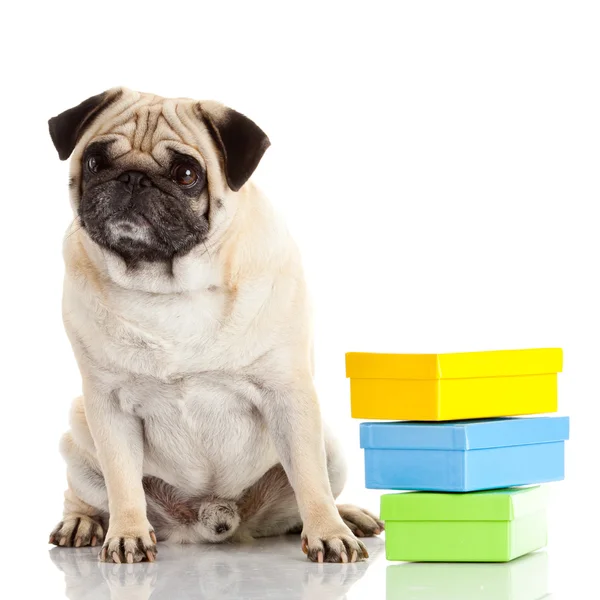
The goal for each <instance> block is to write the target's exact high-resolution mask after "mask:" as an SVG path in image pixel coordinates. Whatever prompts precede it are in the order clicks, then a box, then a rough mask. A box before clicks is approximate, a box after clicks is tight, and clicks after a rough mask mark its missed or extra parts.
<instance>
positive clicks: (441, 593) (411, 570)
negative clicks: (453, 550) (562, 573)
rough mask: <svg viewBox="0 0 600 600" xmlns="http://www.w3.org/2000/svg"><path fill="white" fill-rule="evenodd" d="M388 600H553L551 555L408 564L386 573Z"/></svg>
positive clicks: (390, 568)
mask: <svg viewBox="0 0 600 600" xmlns="http://www.w3.org/2000/svg"><path fill="white" fill-rule="evenodd" d="M386 573H387V575H386V579H387V585H386V588H387V599H388V600H396V599H398V600H416V599H418V600H466V599H468V600H541V599H542V598H543V599H544V600H549V599H550V596H548V591H549V590H548V555H547V554H546V552H536V553H535V554H529V555H528V556H523V557H522V558H518V559H516V560H514V561H512V562H509V563H479V564H469V563H458V564H451V563H406V564H400V565H390V566H388V567H387V570H386Z"/></svg>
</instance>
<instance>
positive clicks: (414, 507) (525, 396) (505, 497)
mask: <svg viewBox="0 0 600 600" xmlns="http://www.w3.org/2000/svg"><path fill="white" fill-rule="evenodd" d="M561 370H562V351H561V350H560V349H556V348H549V349H534V350H511V351H499V352H469V353H459V354H371V353H359V352H350V353H348V354H347V355H346V374H347V376H348V377H349V378H350V395H351V404H352V416H353V417H354V418H357V419H377V420H382V421H383V422H368V423H361V427H360V439H361V447H362V448H364V451H365V473H366V486H367V488H372V489H386V490H407V491H413V490H415V491H414V492H413V493H396V494H385V495H383V496H382V498H381V518H382V519H383V520H384V521H385V522H386V554H387V558H388V560H401V561H440V562H506V561H510V560H513V559H514V558H517V557H518V556H522V555H524V554H527V553H529V552H533V551H534V550H537V549H539V548H542V547H543V546H545V545H546V536H547V525H546V500H545V493H544V492H545V489H544V488H543V487H539V486H537V487H532V485H533V484H540V483H545V482H549V481H558V480H562V479H563V478H564V442H565V440H567V439H568V435H569V420H568V418H566V417H538V416H535V417H532V416H529V417H524V418H507V417H514V416H516V415H538V414H541V413H553V412H556V411H557V409H558V393H557V378H558V376H557V374H558V373H559V372H560V371H561ZM518 486H529V487H518Z"/></svg>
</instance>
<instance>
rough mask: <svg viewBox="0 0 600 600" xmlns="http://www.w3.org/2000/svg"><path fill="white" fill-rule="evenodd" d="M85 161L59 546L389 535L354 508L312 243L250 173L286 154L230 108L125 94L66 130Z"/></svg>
mask: <svg viewBox="0 0 600 600" xmlns="http://www.w3.org/2000/svg"><path fill="white" fill-rule="evenodd" d="M49 128H50V135H51V137H52V141H53V142H54V145H55V147H56V150H57V151H58V155H59V158H60V159H61V160H66V159H68V158H69V157H71V162H70V180H69V188H70V198H71V205H72V209H73V213H74V217H75V218H74V221H73V224H72V225H71V227H70V228H69V229H68V231H67V233H66V236H65V240H64V257H65V265H66V273H65V281H64V294H63V318H64V323H65V327H66V330H67V334H68V337H69V340H70V342H71V344H72V346H73V350H74V354H75V357H76V359H77V362H78V366H79V369H80V372H81V376H82V391H83V396H82V397H81V398H78V399H77V400H75V402H74V404H73V407H72V411H71V426H70V431H69V432H67V433H66V434H65V435H64V436H63V437H62V440H61V444H60V447H61V452H62V454H63V456H64V458H65V460H66V463H67V477H68V489H67V491H66V492H65V503H64V514H63V519H62V521H61V522H60V523H59V524H58V526H57V527H56V528H55V530H54V531H53V532H52V534H51V536H50V543H53V544H56V545H58V546H74V547H82V546H87V545H89V546H95V545H100V544H102V548H101V551H100V560H102V561H109V562H111V561H112V562H115V563H120V562H127V563H133V562H139V561H144V560H148V561H153V560H155V557H156V553H157V549H156V544H157V541H160V540H171V541H177V542H182V543H195V542H223V541H225V540H230V541H233V540H243V539H250V538H257V537H264V536H274V535H279V534H284V533H289V532H296V533H300V532H301V547H302V550H303V551H304V552H305V553H306V554H307V555H308V558H309V559H310V560H311V561H317V562H355V561H358V560H361V559H365V558H367V556H368V553H367V550H366V548H365V546H364V544H363V543H362V542H361V541H360V540H359V539H357V538H358V537H363V536H373V535H377V534H379V533H380V532H381V531H382V530H383V523H382V522H381V521H380V520H379V519H378V518H377V517H376V516H375V515H373V514H371V513H369V512H368V511H366V510H363V509H360V508H356V507H354V506H351V505H340V506H336V504H335V498H336V497H337V496H338V495H339V494H340V492H341V491H342V488H343V486H344V481H345V465H344V459H343V456H342V453H341V451H340V449H339V447H338V445H337V444H336V442H335V440H334V438H333V436H332V435H331V433H330V432H329V430H328V429H326V428H324V426H323V425H322V422H321V416H320V411H319V403H318V400H317V394H316V392H315V387H314V383H313V357H312V340H311V320H310V310H309V303H308V299H307V291H306V286H305V281H304V277H303V272H302V267H301V262H300V257H299V254H298V250H297V248H296V246H295V245H294V243H293V242H292V240H291V238H290V235H289V233H288V231H287V230H286V228H285V226H284V224H283V223H282V222H281V221H280V219H279V218H278V217H277V216H276V214H275V212H274V211H273V209H272V207H271V205H270V204H269V202H268V201H267V199H266V198H265V196H264V195H263V194H262V193H261V192H260V191H259V190H258V189H257V187H256V186H255V185H254V184H253V183H252V182H251V181H250V180H249V178H250V176H251V175H252V173H253V172H254V170H255V169H256V167H257V165H258V163H259V161H260V160H261V158H262V156H263V154H264V152H265V150H266V149H267V148H268V146H269V145H270V142H269V139H268V137H267V136H266V135H265V133H264V132H263V131H262V130H261V129H260V128H259V127H258V126H257V125H256V124H255V123H254V122H253V121H251V120H250V119H249V118H247V117H246V116H244V115H242V114H241V113H239V112H236V111H235V110H232V109H230V108H227V107H225V106H223V105H221V104H219V103H217V102H214V101H195V100H191V99H187V98H175V99H170V98H163V97H160V96H156V95H153V94H147V93H138V92H134V91H131V90H128V89H125V88H116V89H112V90H109V91H107V92H104V93H102V94H99V95H97V96H93V97H91V98H88V99H87V100H85V101H84V102H82V103H81V104H79V105H78V106H75V107H74V108H70V109H68V110H66V111H64V112H62V113H61V114H59V115H58V116H56V117H53V118H52V119H50V121H49Z"/></svg>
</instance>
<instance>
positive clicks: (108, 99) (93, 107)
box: [48, 89, 122, 160]
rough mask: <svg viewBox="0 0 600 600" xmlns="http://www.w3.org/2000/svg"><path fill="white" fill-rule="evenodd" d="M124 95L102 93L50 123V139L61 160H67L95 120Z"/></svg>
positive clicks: (58, 116) (115, 91)
mask: <svg viewBox="0 0 600 600" xmlns="http://www.w3.org/2000/svg"><path fill="white" fill-rule="evenodd" d="M121 95H122V91H121V90H120V89H113V90H109V91H107V92H102V93H101V94H98V95H96V96H92V97H91V98H88V99H87V100H84V101H83V102H82V103H81V104H79V105H77V106H74V107H73V108H69V109H68V110H65V111H64V112H61V113H60V115H56V117H52V118H51V119H50V120H49V121H48V127H49V129H50V137H51V138H52V141H53V142H54V147H55V148H56V150H57V151H58V158H60V160H67V158H69V156H71V152H73V149H74V148H75V146H76V144H77V142H78V141H79V140H80V138H81V136H82V135H83V133H84V132H85V130H86V129H87V128H88V127H89V126H90V125H91V124H92V122H93V121H94V119H95V118H96V117H97V116H98V115H99V114H100V113H101V112H102V111H103V110H104V109H105V108H106V107H107V106H109V105H110V104H112V103H113V102H115V101H116V100H118V99H119V98H120V96H121Z"/></svg>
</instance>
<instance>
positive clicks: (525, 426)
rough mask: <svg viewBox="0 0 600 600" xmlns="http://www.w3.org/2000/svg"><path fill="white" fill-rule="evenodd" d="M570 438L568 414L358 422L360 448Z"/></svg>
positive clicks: (462, 446)
mask: <svg viewBox="0 0 600 600" xmlns="http://www.w3.org/2000/svg"><path fill="white" fill-rule="evenodd" d="M568 439H569V417H522V418H504V419H480V420H473V421H450V422H446V423H417V422H413V421H401V422H389V421H388V422H385V423H373V422H369V423H361V424H360V447H361V448H388V449H396V450H477V449H483V448H501V447H505V446H524V445H526V444H543V443H548V442H561V441H564V440H568Z"/></svg>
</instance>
